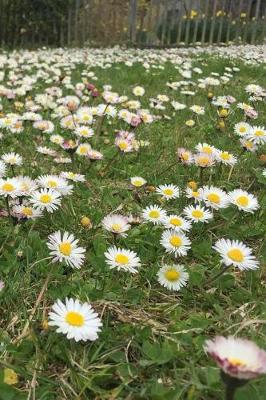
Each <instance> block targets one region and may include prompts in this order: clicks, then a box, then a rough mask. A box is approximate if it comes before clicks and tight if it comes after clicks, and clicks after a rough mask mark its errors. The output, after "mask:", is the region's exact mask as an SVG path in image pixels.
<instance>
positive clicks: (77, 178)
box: [60, 171, 85, 182]
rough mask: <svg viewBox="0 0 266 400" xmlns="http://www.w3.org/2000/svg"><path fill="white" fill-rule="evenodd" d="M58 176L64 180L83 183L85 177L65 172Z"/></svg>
mask: <svg viewBox="0 0 266 400" xmlns="http://www.w3.org/2000/svg"><path fill="white" fill-rule="evenodd" d="M60 176H61V177H62V178H64V179H69V180H70V181H73V182H85V175H81V174H76V173H74V172H70V171H66V172H64V171H63V172H61V174H60Z"/></svg>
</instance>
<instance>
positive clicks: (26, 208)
mask: <svg viewBox="0 0 266 400" xmlns="http://www.w3.org/2000/svg"><path fill="white" fill-rule="evenodd" d="M12 212H13V213H14V214H17V215H18V217H19V218H26V219H36V218H40V217H42V212H41V211H40V210H38V209H36V208H33V207H32V206H31V205H29V204H26V203H25V204H22V205H15V206H14V207H13V208H12Z"/></svg>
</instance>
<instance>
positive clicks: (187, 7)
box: [0, 0, 266, 48]
mask: <svg viewBox="0 0 266 400" xmlns="http://www.w3.org/2000/svg"><path fill="white" fill-rule="evenodd" d="M265 15H266V0H0V44H1V46H2V47H8V48H17V47H29V48H31V47H40V46H85V45H95V46H97V45H103V46H108V45H113V44H128V45H138V46H154V47H156V46H158V47H160V46H180V45H183V44H185V45H195V44H201V45H206V44H220V43H230V42H236V43H252V44H254V43H262V42H263V41H264V39H265V35H266V17H265Z"/></svg>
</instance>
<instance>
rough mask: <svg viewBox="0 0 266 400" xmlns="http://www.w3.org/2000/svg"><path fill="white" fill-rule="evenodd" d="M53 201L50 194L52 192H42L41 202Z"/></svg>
mask: <svg viewBox="0 0 266 400" xmlns="http://www.w3.org/2000/svg"><path fill="white" fill-rule="evenodd" d="M51 201H52V196H50V194H42V195H41V196H40V202H41V203H45V204H47V203H50V202H51Z"/></svg>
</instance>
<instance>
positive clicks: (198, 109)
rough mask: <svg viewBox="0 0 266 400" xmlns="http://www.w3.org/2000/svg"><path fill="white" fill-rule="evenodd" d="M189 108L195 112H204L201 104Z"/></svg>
mask: <svg viewBox="0 0 266 400" xmlns="http://www.w3.org/2000/svg"><path fill="white" fill-rule="evenodd" d="M190 110H191V111H193V112H194V113H195V114H198V115H203V114H205V109H204V107H202V106H198V105H196V104H195V105H194V106H191V107H190Z"/></svg>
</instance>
